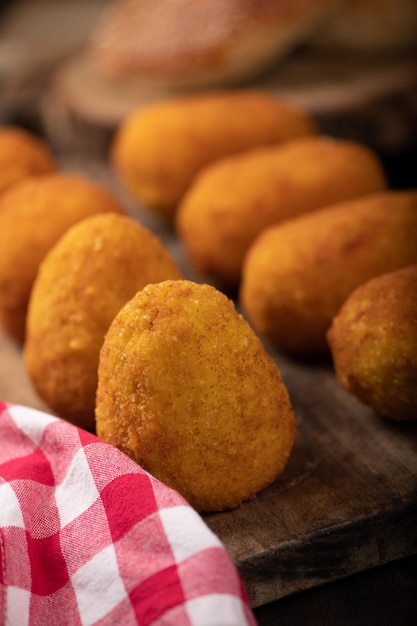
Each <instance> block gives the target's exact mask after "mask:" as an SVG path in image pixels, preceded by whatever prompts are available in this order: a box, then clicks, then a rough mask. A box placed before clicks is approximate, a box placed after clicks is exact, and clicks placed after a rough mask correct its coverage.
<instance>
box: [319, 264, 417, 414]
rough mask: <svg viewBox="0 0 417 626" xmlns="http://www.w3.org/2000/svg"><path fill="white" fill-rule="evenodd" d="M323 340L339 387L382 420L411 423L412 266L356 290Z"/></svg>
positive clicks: (415, 269)
mask: <svg viewBox="0 0 417 626" xmlns="http://www.w3.org/2000/svg"><path fill="white" fill-rule="evenodd" d="M327 338H328V341H329V345H330V349H331V353H332V356H333V362H334V365H335V369H336V375H337V378H338V380H339V382H340V384H341V385H342V386H343V387H344V388H345V389H347V390H348V391H349V392H351V393H352V394H353V395H355V396H356V397H357V398H359V400H361V401H362V402H363V403H364V404H367V405H369V406H371V407H372V408H373V409H375V410H376V411H378V412H379V413H380V414H381V415H384V416H385V417H388V418H392V419H395V420H406V421H410V420H417V265H412V266H409V267H406V268H404V269H401V270H397V271H395V272H390V273H387V274H383V275H381V276H378V277H376V278H374V279H372V280H370V281H368V282H366V283H365V284H364V285H361V286H360V287H358V288H357V289H356V290H355V291H354V292H353V293H351V295H350V296H349V297H348V299H347V300H346V301H345V302H344V304H343V305H342V307H341V309H340V310H339V312H338V314H337V315H336V316H335V318H334V319H333V323H332V326H331V328H330V330H329V331H328V333H327Z"/></svg>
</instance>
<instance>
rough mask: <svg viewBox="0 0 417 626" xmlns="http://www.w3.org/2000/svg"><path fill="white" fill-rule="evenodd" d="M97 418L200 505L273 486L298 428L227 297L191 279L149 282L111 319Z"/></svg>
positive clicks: (107, 434) (226, 505) (116, 441)
mask: <svg viewBox="0 0 417 626" xmlns="http://www.w3.org/2000/svg"><path fill="white" fill-rule="evenodd" d="M96 423H97V433H98V435H99V437H101V438H102V439H104V440H105V441H108V442H110V443H112V444H113V445H115V446H117V447H118V448H120V449H121V450H122V451H123V452H125V453H126V454H127V455H129V456H130V457H132V458H133V459H134V460H135V461H137V463H139V464H140V465H141V466H142V467H144V468H145V469H146V470H148V471H149V472H150V473H151V474H153V475H155V476H156V477H157V478H159V479H160V480H162V481H163V482H165V483H166V484H168V485H170V486H171V487H173V488H175V489H177V490H178V491H179V492H180V493H181V494H182V495H183V496H184V497H185V498H186V499H187V500H188V501H189V502H190V504H191V505H192V506H194V507H195V508H196V509H198V510H200V511H211V510H222V509H230V508H233V507H236V506H238V505H239V504H240V503H241V502H242V501H243V500H246V499H248V498H252V497H253V496H254V495H255V494H256V493H257V492H258V491H259V490H260V489H262V488H264V487H266V486H267V485H269V484H270V483H271V482H272V481H273V480H275V478H276V477H277V476H278V475H279V474H280V473H281V472H282V471H283V469H284V467H285V465H286V463H287V460H288V457H289V454H290V451H291V449H292V446H293V442H294V437H295V431H296V425H295V419H294V414H293V411H292V408H291V405H290V400H289V396H288V392H287V389H286V387H285V385H284V383H283V382H282V379H281V376H280V373H279V371H278V368H277V366H276V364H275V362H274V361H273V359H272V358H271V357H270V356H269V355H268V354H267V353H266V351H265V350H264V348H263V346H262V344H261V342H260V340H259V339H258V337H257V336H256V335H255V334H254V332H253V331H252V329H251V328H250V326H249V325H248V324H247V322H246V321H245V320H244V319H243V317H242V316H240V315H239V314H238V313H237V311H236V309H235V307H234V304H233V303H232V301H230V300H228V299H227V298H226V296H224V295H223V294H222V293H220V292H219V291H217V290H216V289H215V288H214V287H212V286H208V285H204V284H203V285H200V284H197V283H193V282H190V281H188V280H180V281H176V282H174V281H165V282H162V283H160V284H159V285H148V286H147V287H146V288H145V289H143V290H142V291H141V292H139V293H138V294H137V295H136V296H135V297H134V298H133V299H132V300H131V301H130V302H129V303H128V304H126V306H125V307H124V308H123V309H122V310H121V311H120V313H119V314H118V315H117V317H116V318H115V320H114V321H113V323H112V324H111V326H110V329H109V331H108V333H107V335H106V338H105V341H104V344H103V348H102V350H101V354H100V364H99V385H98V393H97V405H96ZM138 497H140V494H138Z"/></svg>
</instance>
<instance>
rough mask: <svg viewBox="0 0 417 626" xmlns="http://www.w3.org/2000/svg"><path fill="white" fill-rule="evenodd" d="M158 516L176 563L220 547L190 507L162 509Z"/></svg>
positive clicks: (216, 539) (213, 535) (219, 543)
mask: <svg viewBox="0 0 417 626" xmlns="http://www.w3.org/2000/svg"><path fill="white" fill-rule="evenodd" d="M159 516H160V519H161V522H162V525H163V527H164V531H165V534H166V536H167V538H168V541H169V543H170V546H171V549H172V551H173V553H174V557H175V560H176V562H177V563H181V562H182V561H185V559H188V558H189V557H191V556H193V555H194V554H197V553H198V552H201V551H202V550H205V549H206V548H213V547H218V546H221V547H223V544H222V543H221V541H220V539H219V538H218V537H217V535H215V534H214V533H213V532H212V531H211V530H210V529H209V527H208V526H206V525H205V524H202V522H201V517H200V516H199V515H198V513H197V512H196V511H195V510H194V509H192V508H191V507H190V506H186V505H184V506H175V507H170V508H167V509H162V511H160V512H159Z"/></svg>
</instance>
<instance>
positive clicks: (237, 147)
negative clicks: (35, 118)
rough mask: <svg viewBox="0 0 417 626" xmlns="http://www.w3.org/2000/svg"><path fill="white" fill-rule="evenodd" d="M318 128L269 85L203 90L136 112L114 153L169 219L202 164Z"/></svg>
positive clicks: (128, 181) (142, 197)
mask: <svg viewBox="0 0 417 626" xmlns="http://www.w3.org/2000/svg"><path fill="white" fill-rule="evenodd" d="M316 132H317V129H316V127H315V125H314V124H313V122H312V121H311V120H310V118H309V117H308V116H307V115H305V114H304V113H302V112H300V111H298V110H297V109H295V108H294V107H292V106H290V105H289V104H286V103H284V102H282V101H280V100H279V99H277V98H276V97H273V96H270V95H268V94H266V93H263V92H258V91H246V90H242V91H224V92H213V93H200V94H197V95H193V96H188V97H182V98H177V99H173V100H164V101H163V102H158V103H155V104H152V105H148V106H146V107H145V106H144V107H141V108H139V109H138V110H136V111H134V112H132V113H131V114H130V115H129V116H128V117H127V118H126V119H125V120H124V121H123V122H122V124H121V126H120V128H119V131H118V133H117V134H116V137H115V139H114V142H113V146H112V149H111V161H112V164H113V167H114V169H115V171H116V172H117V174H118V176H119V178H120V180H121V182H122V184H123V185H124V186H125V187H126V189H127V190H128V191H129V192H130V193H131V194H132V196H133V197H134V198H136V200H137V201H139V202H140V203H142V204H143V205H144V206H145V207H147V208H149V209H151V210H154V211H156V212H157V213H159V214H161V215H163V216H164V217H166V218H168V219H171V218H172V216H173V214H174V212H175V210H176V207H177V205H178V203H179V201H180V199H181V198H182V196H183V194H184V193H185V191H186V189H187V188H188V187H189V185H190V183H191V181H192V179H193V178H194V176H195V175H196V174H197V172H198V171H199V170H200V169H201V168H202V167H203V166H205V165H207V164H208V163H211V162H213V161H215V160H216V159H218V158H220V157H222V156H225V155H227V154H235V153H237V152H240V151H242V150H245V149H249V148H254V147H256V146H260V145H268V144H273V143H278V142H282V141H286V140H288V139H291V138H294V137H299V136H304V135H311V134H315V133H316Z"/></svg>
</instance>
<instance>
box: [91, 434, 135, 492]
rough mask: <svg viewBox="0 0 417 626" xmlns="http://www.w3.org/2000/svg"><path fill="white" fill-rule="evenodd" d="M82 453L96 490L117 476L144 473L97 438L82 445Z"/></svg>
mask: <svg viewBox="0 0 417 626" xmlns="http://www.w3.org/2000/svg"><path fill="white" fill-rule="evenodd" d="M84 454H85V457H86V459H87V461H88V465H89V467H90V470H91V474H92V475H93V476H94V480H95V483H96V487H97V489H98V491H102V490H103V489H104V487H106V486H107V485H108V484H109V483H110V482H112V481H113V480H114V479H115V478H118V477H119V476H124V475H125V474H145V472H144V471H143V469H142V468H141V467H140V466H139V465H137V463H135V462H134V461H132V459H129V457H127V456H126V455H125V454H123V453H122V452H120V450H118V449H117V448H114V447H113V446H110V445H109V444H107V443H103V442H102V441H100V440H99V439H96V440H95V443H91V444H89V445H86V446H84Z"/></svg>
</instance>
